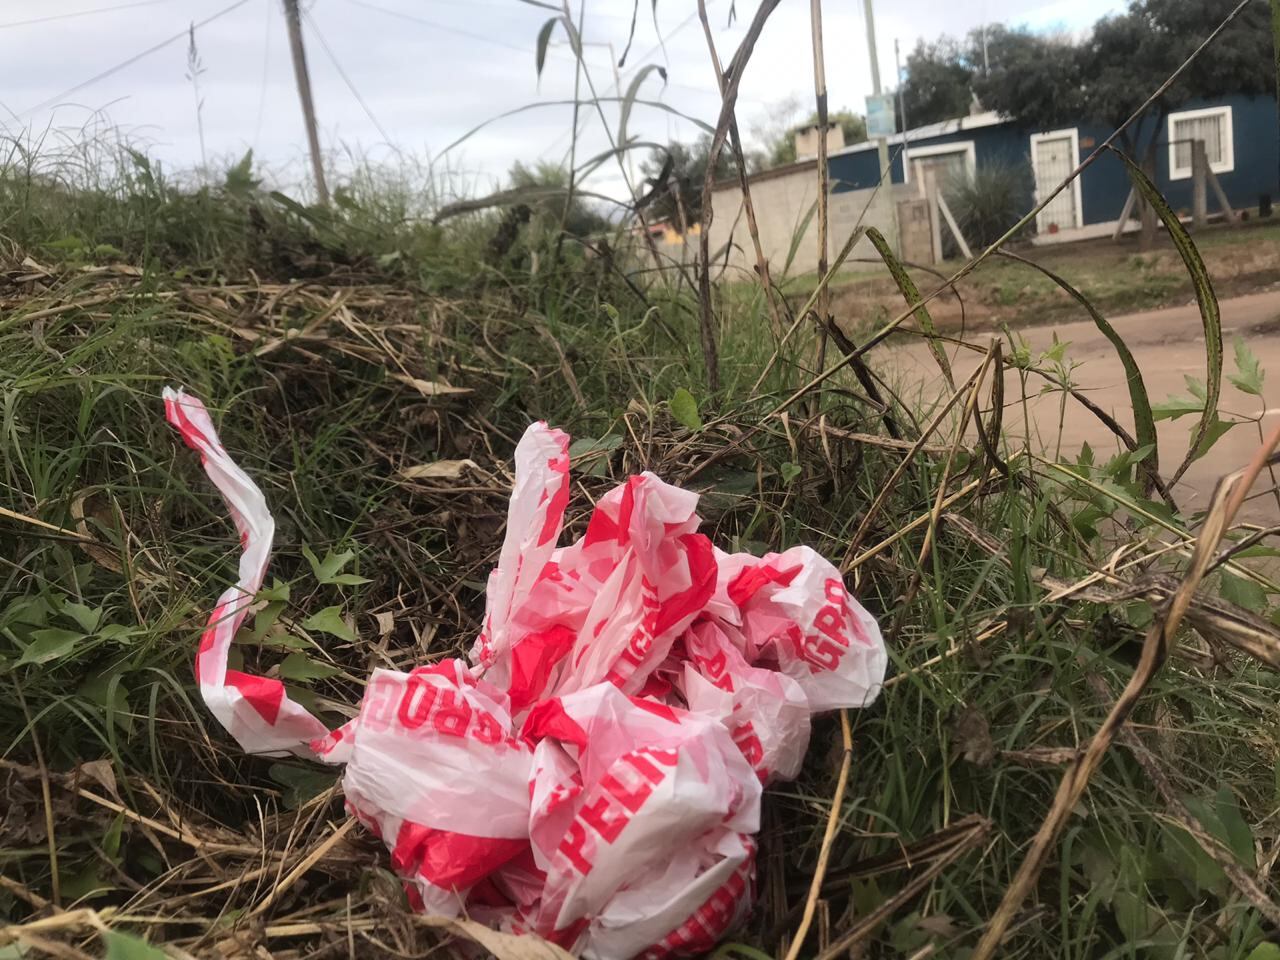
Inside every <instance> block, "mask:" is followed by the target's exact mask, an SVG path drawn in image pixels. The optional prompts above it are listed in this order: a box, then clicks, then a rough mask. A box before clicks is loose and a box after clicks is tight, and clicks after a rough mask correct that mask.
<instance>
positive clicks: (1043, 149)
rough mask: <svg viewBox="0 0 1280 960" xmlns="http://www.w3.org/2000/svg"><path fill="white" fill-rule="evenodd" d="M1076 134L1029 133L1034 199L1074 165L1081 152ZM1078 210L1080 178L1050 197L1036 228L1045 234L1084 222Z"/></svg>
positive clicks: (1070, 227)
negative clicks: (1034, 189) (1033, 174)
mask: <svg viewBox="0 0 1280 960" xmlns="http://www.w3.org/2000/svg"><path fill="white" fill-rule="evenodd" d="M1079 142H1080V140H1079V134H1078V133H1077V131H1076V130H1075V129H1074V128H1073V129H1071V130H1055V131H1053V132H1051V133H1036V134H1032V135H1031V167H1032V169H1033V170H1034V171H1035V178H1036V202H1037V203H1039V202H1040V201H1041V200H1043V199H1044V198H1045V197H1047V196H1048V195H1049V194H1050V193H1052V192H1053V191H1054V190H1055V189H1056V188H1057V187H1058V185H1059V184H1060V183H1062V181H1063V180H1065V179H1066V178H1067V177H1068V176H1070V174H1071V171H1072V170H1074V169H1075V167H1076V162H1077V157H1078V156H1079V153H1080V148H1079ZM1083 222H1084V220H1083V217H1082V216H1081V210H1080V180H1079V178H1077V179H1076V180H1075V181H1073V182H1072V183H1071V184H1070V185H1068V186H1067V188H1066V189H1065V190H1063V191H1062V192H1061V193H1059V194H1058V195H1057V196H1056V197H1054V198H1053V199H1052V200H1050V201H1049V204H1048V205H1047V206H1046V207H1045V208H1044V209H1043V210H1041V211H1040V214H1039V216H1037V217H1036V229H1037V230H1038V231H1039V232H1040V234H1041V235H1042V236H1043V235H1044V234H1053V233H1057V232H1058V231H1059V230H1070V229H1072V228H1073V227H1079V226H1081V225H1083Z"/></svg>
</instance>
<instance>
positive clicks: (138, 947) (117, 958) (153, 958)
mask: <svg viewBox="0 0 1280 960" xmlns="http://www.w3.org/2000/svg"><path fill="white" fill-rule="evenodd" d="M102 938H103V939H104V940H105V941H106V942H107V960H168V958H167V956H166V954H164V953H163V952H162V951H160V950H157V949H156V948H155V947H153V946H151V944H149V943H147V941H145V940H140V939H138V938H137V937H135V936H134V935H133V934H131V933H121V932H120V931H119V930H105V931H103V934H102Z"/></svg>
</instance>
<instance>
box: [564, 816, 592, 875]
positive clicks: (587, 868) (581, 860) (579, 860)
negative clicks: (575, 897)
mask: <svg viewBox="0 0 1280 960" xmlns="http://www.w3.org/2000/svg"><path fill="white" fill-rule="evenodd" d="M586 845H587V830H586V828H585V827H584V826H583V825H582V823H581V821H579V820H574V821H573V822H572V823H571V824H569V829H568V830H566V831H565V833H564V839H563V840H561V841H560V846H558V847H556V853H559V854H562V855H563V856H564V857H565V859H567V860H568V861H569V863H571V864H572V865H573V866H574V868H575V869H576V870H577V871H578V872H579V873H581V874H584V875H585V874H587V873H590V872H591V861H590V860H588V859H587V857H586V852H585V851H584V850H583V848H584V847H585V846H586Z"/></svg>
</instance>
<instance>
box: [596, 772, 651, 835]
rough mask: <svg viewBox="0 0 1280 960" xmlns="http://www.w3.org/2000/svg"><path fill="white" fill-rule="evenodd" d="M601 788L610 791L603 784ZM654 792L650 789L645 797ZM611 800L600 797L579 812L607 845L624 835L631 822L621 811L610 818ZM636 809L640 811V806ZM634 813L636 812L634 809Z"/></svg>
mask: <svg viewBox="0 0 1280 960" xmlns="http://www.w3.org/2000/svg"><path fill="white" fill-rule="evenodd" d="M615 782H616V781H615ZM601 786H602V787H605V789H609V788H608V786H607V785H606V784H604V783H603V782H602V783H601ZM610 792H612V791H610ZM652 792H653V788H652V787H648V788H647V789H646V792H645V795H646V796H647V795H648V794H649V793H652ZM610 799H611V798H610V797H608V796H602V797H599V798H598V799H597V800H596V801H595V802H594V803H587V804H583V806H582V809H581V810H579V811H578V816H579V817H581V818H582V820H583V821H584V822H585V823H586V824H587V825H588V826H590V827H591V828H592V829H593V830H595V832H596V833H598V834H600V836H601V838H602V839H603V840H604V842H605V843H613V841H615V840H617V839H618V834H620V833H622V828H623V827H625V826H626V825H627V823H628V821H629V820H630V817H628V816H627V815H626V814H625V813H623V812H622V811H621V810H618V811H616V812H615V813H614V815H613V816H612V817H610V816H609V807H610V805H611V804H610ZM632 799H634V798H632ZM643 802H644V800H643V798H641V799H640V803H643ZM635 809H638V805H637V808H635ZM632 812H634V809H633V810H632Z"/></svg>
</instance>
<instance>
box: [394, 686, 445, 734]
mask: <svg viewBox="0 0 1280 960" xmlns="http://www.w3.org/2000/svg"><path fill="white" fill-rule="evenodd" d="M419 691H421V696H417V697H415V694H418V693H419ZM435 699H436V688H435V686H434V685H432V684H430V683H427V681H426V680H424V679H423V678H422V677H419V676H416V675H413V674H410V675H409V682H408V683H406V684H405V685H404V696H403V697H401V698H400V711H399V713H398V714H397V717H398V719H399V720H400V724H401V725H402V726H403V727H404V728H405V729H406V730H417V729H418V728H419V727H420V726H422V725H423V724H424V723H426V722H427V718H428V717H430V715H431V705H432V704H433V703H434V702H435Z"/></svg>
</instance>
